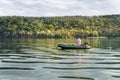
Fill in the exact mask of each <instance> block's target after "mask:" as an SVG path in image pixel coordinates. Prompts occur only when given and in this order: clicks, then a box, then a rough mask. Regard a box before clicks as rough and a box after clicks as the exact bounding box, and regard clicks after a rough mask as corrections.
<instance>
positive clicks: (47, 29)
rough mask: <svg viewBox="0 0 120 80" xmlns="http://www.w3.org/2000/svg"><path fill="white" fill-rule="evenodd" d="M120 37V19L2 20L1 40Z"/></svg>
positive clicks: (67, 17)
mask: <svg viewBox="0 0 120 80" xmlns="http://www.w3.org/2000/svg"><path fill="white" fill-rule="evenodd" d="M75 37H81V38H87V37H120V15H119V14H118V15H117V14H116V15H102V16H55V17H25V16H0V38H75Z"/></svg>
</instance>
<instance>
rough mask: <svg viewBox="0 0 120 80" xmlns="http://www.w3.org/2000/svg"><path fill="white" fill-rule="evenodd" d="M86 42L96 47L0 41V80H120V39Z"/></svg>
mask: <svg viewBox="0 0 120 80" xmlns="http://www.w3.org/2000/svg"><path fill="white" fill-rule="evenodd" d="M86 41H87V42H88V43H89V45H90V46H92V47H93V48H91V49H86V50H84V49H83V50H82V49H81V50H79V49H77V50H71V49H70V50H60V49H58V48H57V47H56V45H57V43H59V42H65V43H74V40H54V39H48V40H47V39H44V40H40V39H36V40H35V39H29V40H4V41H1V43H0V80H120V46H119V45H120V39H119V38H118V39H106V38H105V39H95V38H92V39H87V40H83V42H86ZM108 47H111V49H110V48H108Z"/></svg>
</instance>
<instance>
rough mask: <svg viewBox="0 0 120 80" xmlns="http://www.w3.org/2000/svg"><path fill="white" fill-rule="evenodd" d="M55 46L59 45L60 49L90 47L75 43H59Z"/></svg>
mask: <svg viewBox="0 0 120 80" xmlns="http://www.w3.org/2000/svg"><path fill="white" fill-rule="evenodd" d="M57 47H60V48H61V49H90V48H91V47H90V46H88V45H84V44H81V45H76V44H64V43H60V44H58V45H57Z"/></svg>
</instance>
